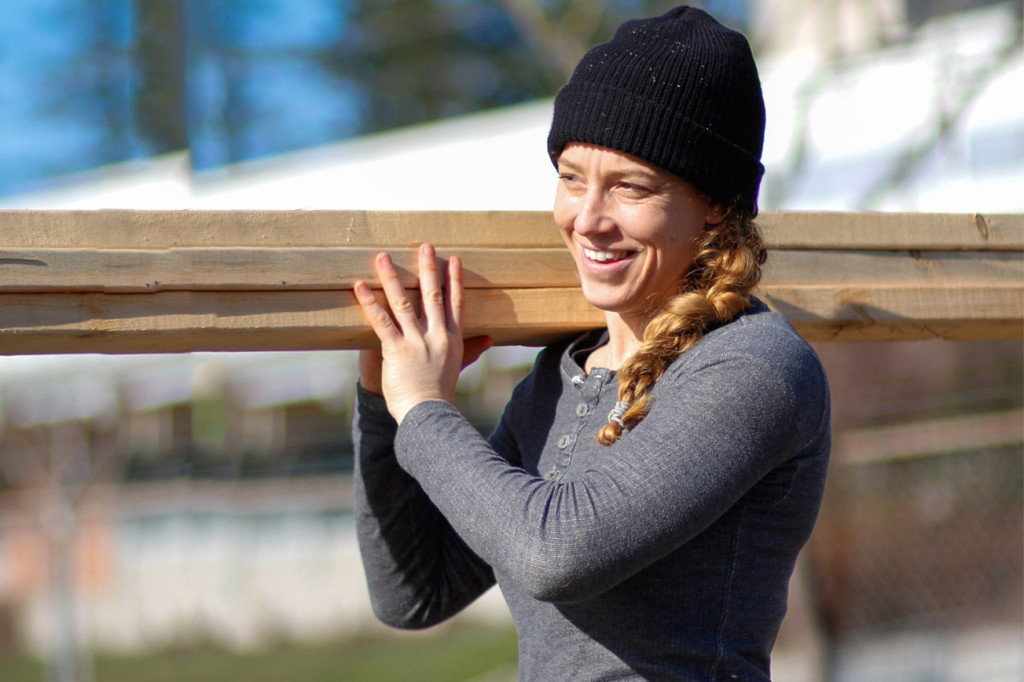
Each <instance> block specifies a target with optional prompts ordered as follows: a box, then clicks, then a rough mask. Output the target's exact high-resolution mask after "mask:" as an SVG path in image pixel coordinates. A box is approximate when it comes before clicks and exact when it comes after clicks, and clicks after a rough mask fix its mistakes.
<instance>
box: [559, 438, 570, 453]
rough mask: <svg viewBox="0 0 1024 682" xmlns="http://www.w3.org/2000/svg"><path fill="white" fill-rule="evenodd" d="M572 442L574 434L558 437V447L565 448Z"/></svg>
mask: <svg viewBox="0 0 1024 682" xmlns="http://www.w3.org/2000/svg"><path fill="white" fill-rule="evenodd" d="M570 443H572V436H570V435H568V434H567V435H564V436H562V437H561V438H559V439H558V447H560V448H561V449H563V450H564V449H566V448H567V447H569V444H570Z"/></svg>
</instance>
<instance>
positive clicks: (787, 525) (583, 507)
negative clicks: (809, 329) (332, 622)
mask: <svg viewBox="0 0 1024 682" xmlns="http://www.w3.org/2000/svg"><path fill="white" fill-rule="evenodd" d="M600 343H601V338H600V337H599V336H598V335H596V334H591V335H587V336H585V337H582V338H581V339H578V340H577V341H575V342H574V343H573V344H571V345H569V344H567V343H562V344H556V345H554V346H552V347H549V348H547V349H545V350H543V351H542V352H541V353H540V354H539V356H538V359H537V363H536V365H535V367H534V370H533V372H532V373H531V374H530V375H529V376H528V377H527V378H526V379H525V380H524V381H523V382H522V383H521V384H520V385H519V386H518V387H517V388H516V390H515V392H514V394H513V396H512V399H511V401H510V402H509V404H508V406H507V408H506V411H505V414H504V416H503V417H502V420H501V422H500V424H499V426H498V427H497V429H496V430H495V432H494V433H493V434H492V435H491V437H490V438H489V439H487V440H485V439H484V438H482V437H481V436H480V435H479V434H478V433H477V432H476V430H475V429H474V428H473V427H472V426H471V425H470V424H468V423H467V422H466V421H465V420H464V419H463V418H462V417H461V416H460V415H459V414H458V412H457V411H456V410H455V409H454V408H453V407H452V406H451V405H449V404H447V403H443V402H427V403H422V404H420V405H417V406H416V407H415V408H413V409H412V410H411V411H410V412H409V413H408V414H407V415H406V418H405V419H404V420H403V422H402V425H401V428H399V429H397V431H396V429H395V424H394V421H393V420H391V418H390V417H389V416H388V414H387V411H386V406H385V404H384V402H383V400H382V399H380V398H379V397H377V396H373V395H371V394H368V393H365V392H360V395H359V406H358V411H357V418H356V440H357V465H356V466H357V472H356V475H357V486H356V522H357V529H358V533H359V539H360V547H361V551H362V554H363V561H364V565H365V568H366V574H367V580H368V584H369V588H370V594H371V599H372V601H373V604H374V609H375V612H376V613H377V615H378V617H379V618H380V619H381V620H383V621H384V622H385V623H388V624H391V625H394V626H396V627H427V626H430V625H433V624H435V623H438V622H441V621H442V620H444V619H446V618H448V617H449V616H451V615H452V614H454V613H456V612H457V611H459V610H460V609H462V608H463V607H465V606H466V605H467V604H468V603H470V602H471V601H472V600H474V599H475V598H476V597H477V596H479V595H480V594H481V593H482V592H483V591H485V590H486V589H487V588H489V587H490V586H491V585H492V584H493V583H494V581H495V580H497V582H498V584H499V586H500V587H501V590H502V592H503V594H504V596H505V598H506V600H507V602H508V604H509V608H510V610H511V612H512V616H513V619H514V620H515V623H516V627H517V630H518V632H519V640H520V678H521V679H522V680H627V679H648V680H652V679H672V680H700V681H702V682H704V681H709V680H735V679H740V680H765V679H768V676H769V655H770V653H771V649H772V646H773V644H774V641H775V637H776V635H777V632H778V628H779V624H780V623H781V620H782V617H783V615H784V614H785V610H786V595H787V586H788V581H789V577H790V575H791V573H792V570H793V565H794V562H795V560H796V556H797V553H798V552H799V550H800V548H801V547H802V546H803V545H804V543H805V542H806V541H807V538H808V536H809V535H810V532H811V529H812V527H813V525H814V520H815V518H816V515H817V511H818V508H819V505H820V501H821V495H822V491H823V487H824V482H825V473H826V468H827V462H828V452H829V446H830V429H829V399H828V386H827V382H826V379H825V375H824V372H823V370H822V368H821V365H820V363H819V361H818V359H817V357H816V355H815V354H814V352H813V350H812V349H811V348H810V347H809V346H808V345H807V344H806V343H805V342H804V341H803V340H802V339H801V338H800V337H799V336H798V335H797V334H796V332H795V331H794V330H793V329H792V327H790V325H789V324H788V323H787V322H786V321H785V319H784V318H782V317H781V316H779V315H777V314H775V313H771V312H769V311H768V310H767V309H766V308H765V307H764V306H763V305H762V304H760V303H757V304H756V305H755V307H754V309H753V310H751V311H750V312H749V313H747V314H745V315H743V316H741V317H740V318H738V319H737V320H735V321H733V322H731V323H729V324H727V325H725V326H724V327H721V328H719V329H717V330H714V331H712V332H711V333H709V334H708V335H707V336H706V337H705V338H704V339H703V340H702V341H701V342H700V343H699V344H698V345H697V346H696V347H694V348H693V349H691V350H690V351H688V352H686V353H685V354H683V355H682V356H681V357H680V358H679V359H677V360H676V361H675V362H674V363H672V364H671V365H670V366H669V368H668V370H667V371H666V373H665V375H664V376H663V377H662V378H661V379H660V380H659V381H658V383H657V384H656V387H655V389H654V394H653V398H654V400H653V403H652V406H651V410H650V412H649V414H648V416H647V417H646V419H644V420H643V421H642V422H641V423H640V424H639V425H637V426H636V428H634V429H633V430H632V431H630V432H629V433H627V434H626V435H625V436H624V437H623V438H622V439H621V440H620V441H619V442H618V443H616V444H615V445H613V446H611V447H604V446H601V445H600V444H598V443H597V440H596V434H597V431H598V430H599V429H600V428H601V427H602V426H603V425H604V424H605V423H606V421H607V420H606V417H607V415H608V412H609V411H610V410H611V408H612V407H613V406H614V404H615V402H616V399H617V380H616V376H615V373H614V372H611V371H609V370H606V369H596V370H594V371H593V372H591V373H590V375H589V376H588V375H586V374H585V373H584V372H583V370H582V366H583V358H585V356H586V354H587V352H588V351H589V350H590V349H591V348H593V347H595V346H596V345H599V344H600Z"/></svg>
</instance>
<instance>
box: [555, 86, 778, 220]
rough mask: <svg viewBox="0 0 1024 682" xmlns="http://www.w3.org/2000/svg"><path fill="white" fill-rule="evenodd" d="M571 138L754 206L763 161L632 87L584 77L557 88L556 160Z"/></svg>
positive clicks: (722, 197) (730, 202) (729, 201)
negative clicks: (638, 160) (649, 98)
mask: <svg viewBox="0 0 1024 682" xmlns="http://www.w3.org/2000/svg"><path fill="white" fill-rule="evenodd" d="M570 142H584V143H590V144H595V145H598V146H601V147H608V148H610V149H616V150H618V151H622V152H625V153H627V154H630V155H632V156H636V157H638V158H640V159H643V160H645V161H647V162H648V163H652V164H654V165H655V166H658V167H660V168H662V169H664V170H667V171H669V172H670V173H674V174H676V175H678V176H679V177H681V178H683V179H684V180H686V181H687V182H689V183H690V184H691V185H693V186H694V187H696V188H697V189H699V190H701V191H702V192H704V193H706V194H707V195H708V196H709V197H711V199H712V200H714V201H718V202H721V203H723V204H724V205H738V206H740V207H742V208H746V209H748V210H752V211H754V212H756V210H757V209H756V206H757V194H758V188H759V186H760V184H761V177H762V176H763V175H764V166H763V165H762V164H761V162H760V161H759V160H758V159H757V158H756V157H754V156H752V155H751V154H750V153H749V152H747V151H746V150H744V149H742V148H741V147H738V146H737V145H735V144H733V143H732V142H730V141H729V140H727V139H725V138H723V137H721V136H719V135H718V134H717V133H715V132H714V131H713V130H711V129H708V128H706V127H704V126H702V125H700V124H699V123H697V122H695V121H693V120H692V119H690V118H688V117H686V116H685V115H682V114H680V113H678V112H676V111H673V110H671V109H668V108H666V107H664V106H661V105H660V104H658V103H657V102H653V101H651V100H648V99H644V98H642V97H638V96H637V94H636V93H635V92H631V91H628V90H625V89H621V88H614V87H609V86H607V85H602V84H599V83H595V82H586V81H584V82H581V83H580V82H577V83H573V82H570V83H569V84H568V85H566V86H565V87H564V88H562V90H561V91H559V93H558V95H557V96H556V98H555V114H554V119H553V122H552V127H551V132H550V134H549V136H548V153H549V154H550V155H551V160H552V162H553V163H555V165H556V166H557V161H558V156H559V155H560V154H561V152H562V149H564V148H565V146H566V145H567V144H569V143H570Z"/></svg>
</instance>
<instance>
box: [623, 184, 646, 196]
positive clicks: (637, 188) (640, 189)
mask: <svg viewBox="0 0 1024 682" xmlns="http://www.w3.org/2000/svg"><path fill="white" fill-rule="evenodd" d="M620 187H621V188H622V189H623V190H624V191H625V192H627V193H629V194H632V195H635V196H645V195H647V194H650V193H651V190H650V189H648V188H647V187H644V186H643V185H635V184H633V183H631V182H624V183H622V184H621V185H620Z"/></svg>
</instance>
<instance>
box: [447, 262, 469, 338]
mask: <svg viewBox="0 0 1024 682" xmlns="http://www.w3.org/2000/svg"><path fill="white" fill-rule="evenodd" d="M464 291H465V289H464V287H463V283H462V259H461V258H459V257H458V256H452V257H451V258H450V259H448V296H447V298H446V300H445V302H446V304H447V310H446V313H447V314H446V317H447V319H448V325H447V326H448V330H449V331H450V332H452V333H453V334H455V335H457V336H459V337H461V336H462V323H463V319H464V317H465V310H466V300H465V297H464V296H463V292H464Z"/></svg>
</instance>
